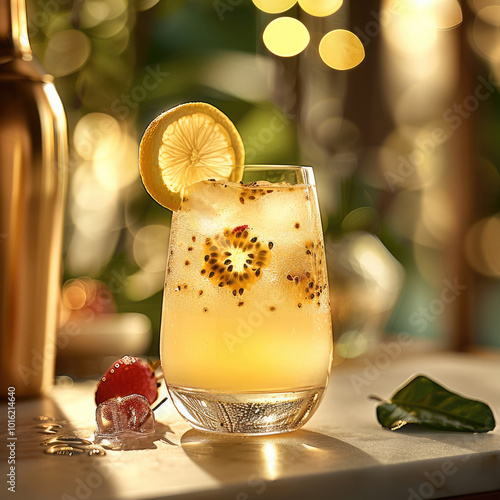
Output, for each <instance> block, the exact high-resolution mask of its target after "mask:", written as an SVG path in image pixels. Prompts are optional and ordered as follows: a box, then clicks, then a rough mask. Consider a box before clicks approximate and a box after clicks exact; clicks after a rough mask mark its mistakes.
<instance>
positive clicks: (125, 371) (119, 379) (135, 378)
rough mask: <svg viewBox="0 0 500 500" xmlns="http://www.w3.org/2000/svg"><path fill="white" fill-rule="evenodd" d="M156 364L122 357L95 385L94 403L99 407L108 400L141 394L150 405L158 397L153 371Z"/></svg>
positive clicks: (130, 357)
mask: <svg viewBox="0 0 500 500" xmlns="http://www.w3.org/2000/svg"><path fill="white" fill-rule="evenodd" d="M158 365H159V362H158V363H151V362H150V363H149V364H148V363H145V362H144V361H141V360H140V359H139V358H134V357H133V356H123V358H121V359H119V360H118V361H115V362H114V363H113V364H112V365H111V366H110V367H109V368H108V369H107V371H106V373H105V374H104V376H103V377H102V378H101V380H99V382H98V383H97V388H96V391H95V403H96V405H99V404H100V403H102V402H103V401H106V400H107V399H110V398H117V397H124V396H128V395H130V394H142V395H143V396H144V397H145V398H146V399H147V400H148V401H149V404H152V403H153V402H154V401H155V400H156V398H157V396H158V386H157V382H156V377H155V373H154V371H155V369H156V368H157V367H158Z"/></svg>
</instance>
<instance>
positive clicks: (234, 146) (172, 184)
mask: <svg viewBox="0 0 500 500" xmlns="http://www.w3.org/2000/svg"><path fill="white" fill-rule="evenodd" d="M244 161H245V150H244V147H243V142H242V140H241V137H240V135H239V133H238V131H237V130H236V127H235V126H234V125H233V123H232V122H231V120H229V118H228V117H227V116H226V115H225V114H224V113H222V112H221V111H219V110H218V109H217V108H215V107H214V106H211V105H210V104H206V103H203V102H190V103H186V104H181V105H179V106H176V107H175V108H172V109H169V110H168V111H165V112H164V113H162V114H161V115H159V116H157V117H156V118H155V119H154V120H153V121H152V122H151V123H150V124H149V126H148V128H147V129H146V131H145V132H144V135H143V137H142V140H141V145H140V148H139V170H140V173H141V177H142V182H143V183H144V186H145V188H146V190H147V191H148V193H149V194H150V195H151V196H152V198H153V199H154V200H156V201H157V202H158V203H159V204H160V205H163V206H164V207H166V208H169V209H170V210H174V211H175V210H178V209H179V207H180V205H181V201H182V192H183V189H184V188H185V187H186V186H190V185H191V184H194V183H195V182H198V181H202V180H206V179H218V180H219V179H223V180H229V181H232V182H238V181H240V180H241V177H242V175H243V163H244Z"/></svg>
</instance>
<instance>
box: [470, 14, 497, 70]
mask: <svg viewBox="0 0 500 500" xmlns="http://www.w3.org/2000/svg"><path fill="white" fill-rule="evenodd" d="M484 11H490V12H492V13H494V15H492V16H491V17H490V16H486V15H482V13H483V12H484ZM497 16H498V17H497ZM499 18H500V7H486V8H485V9H483V10H481V11H480V12H479V14H478V15H477V16H476V19H475V20H474V25H473V27H472V35H473V39H474V43H475V45H476V47H477V49H479V52H480V53H481V55H482V56H483V57H484V56H486V57H487V58H488V59H490V60H491V61H494V62H498V61H500V26H499V25H498V24H497V23H499V22H500V20H499Z"/></svg>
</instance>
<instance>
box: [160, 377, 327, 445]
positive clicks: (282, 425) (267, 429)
mask: <svg viewBox="0 0 500 500" xmlns="http://www.w3.org/2000/svg"><path fill="white" fill-rule="evenodd" d="M168 390H169V393H170V396H171V398H172V401H173V403H174V405H175V407H176V408H177V411H178V412H179V413H180V414H181V415H182V416H183V417H184V418H185V419H186V420H187V421H188V422H189V423H190V424H191V425H192V426H193V427H194V428H195V429H198V430H201V431H208V432H217V433H223V434H231V433H234V434H240V435H241V434H246V435H259V434H278V433H282V432H290V431H293V430H295V429H299V428H300V427H302V426H303V425H304V424H305V423H306V422H307V421H308V420H309V418H311V416H312V414H313V413H314V410H315V409H316V407H317V406H318V403H319V402H320V401H321V398H322V396H323V392H324V390H325V388H324V387H312V388H301V389H298V390H295V391H287V392H260V393H242V394H235V393H222V394H218V393H214V392H211V391H203V390H194V389H189V388H185V387H176V386H172V385H169V386H168Z"/></svg>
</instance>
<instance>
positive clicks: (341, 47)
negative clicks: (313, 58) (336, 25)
mask: <svg viewBox="0 0 500 500" xmlns="http://www.w3.org/2000/svg"><path fill="white" fill-rule="evenodd" d="M319 54H320V56H321V59H323V61H324V62H325V64H327V65H328V66H330V68H333V69H338V70H347V69H352V68H354V67H355V66H357V65H358V64H359V63H361V61H362V60H363V59H364V58H365V49H364V47H363V44H362V43H361V40H360V39H359V38H358V37H357V36H356V35H355V34H354V33H352V32H351V31H347V30H333V31H330V32H329V33H327V34H326V35H325V36H324V37H323V38H322V40H321V42H320V44H319Z"/></svg>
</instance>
